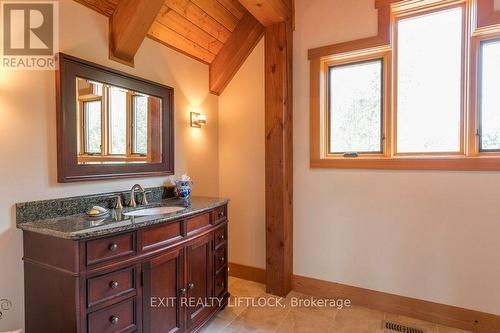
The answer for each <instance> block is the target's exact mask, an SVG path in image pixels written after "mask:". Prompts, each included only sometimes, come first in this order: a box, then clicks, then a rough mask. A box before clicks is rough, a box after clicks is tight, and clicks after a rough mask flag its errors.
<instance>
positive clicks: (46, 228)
mask: <svg viewBox="0 0 500 333" xmlns="http://www.w3.org/2000/svg"><path fill="white" fill-rule="evenodd" d="M227 202H228V200H227V199H222V198H208V197H196V196H193V197H191V198H190V200H189V201H188V202H186V201H184V200H182V199H175V198H170V199H164V200H162V201H160V202H156V203H152V204H150V205H147V206H138V207H136V208H135V209H132V208H124V209H111V210H110V214H109V215H108V216H106V217H104V218H100V219H98V218H90V217H88V216H87V215H86V214H76V215H70V216H61V217H55V218H48V219H43V220H36V221H30V222H23V223H18V224H17V227H18V228H19V229H21V230H26V231H31V232H36V233H40V234H45V235H49V236H53V237H58V238H65V239H72V240H81V239H87V238H93V237H99V236H104V235H108V234H113V233H117V232H123V231H129V230H136V229H138V228H142V227H145V226H149V225H154V224H160V223H165V222H168V221H171V220H175V219H179V218H183V217H187V216H190V215H194V214H197V213H201V212H204V211H207V210H210V209H213V208H216V207H219V206H222V205H224V204H227ZM162 206H182V207H186V209H184V210H181V211H178V212H175V213H169V214H162V215H151V216H135V217H134V216H125V215H124V213H127V212H130V211H133V210H140V209H145V208H154V207H162Z"/></svg>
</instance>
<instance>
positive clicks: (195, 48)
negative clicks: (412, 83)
mask: <svg viewBox="0 0 500 333" xmlns="http://www.w3.org/2000/svg"><path fill="white" fill-rule="evenodd" d="M148 36H149V37H150V38H152V39H154V40H156V41H157V42H160V43H162V44H164V45H166V46H168V47H171V48H173V49H175V50H178V51H180V52H182V53H184V54H186V55H188V56H190V57H193V58H195V59H197V60H199V61H202V62H205V63H207V64H209V63H211V62H212V61H213V60H214V58H215V55H214V54H213V53H210V51H208V50H207V49H204V48H203V47H201V46H199V45H198V44H196V43H195V42H193V41H190V40H189V39H187V38H186V37H184V36H182V35H180V34H178V33H177V32H175V31H174V30H172V29H170V28H168V27H166V26H164V25H163V24H161V23H159V22H155V23H153V25H152V26H151V29H149V33H148Z"/></svg>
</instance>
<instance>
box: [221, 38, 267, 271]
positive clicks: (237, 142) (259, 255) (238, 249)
mask: <svg viewBox="0 0 500 333" xmlns="http://www.w3.org/2000/svg"><path fill="white" fill-rule="evenodd" d="M264 139H265V134H264V38H262V40H261V41H260V42H259V44H258V45H257V46H256V47H255V49H254V50H253V52H252V54H251V55H250V56H249V57H248V59H247V60H246V61H245V63H244V64H243V66H242V67H241V68H240V70H239V71H238V73H237V74H236V76H235V77H234V78H233V79H232V81H231V83H230V84H229V85H228V86H227V87H226V89H225V90H224V92H223V93H222V95H221V96H220V97H219V190H220V195H221V196H223V197H227V198H230V199H231V202H230V209H229V220H230V223H229V239H230V240H231V241H230V242H229V260H230V262H232V263H238V264H243V265H248V266H254V267H260V268H265V267H266V262H265V260H266V258H265V256H266V253H265V252H266V247H265V237H266V232H265V198H264V191H265V185H264V176H265V164H264Z"/></svg>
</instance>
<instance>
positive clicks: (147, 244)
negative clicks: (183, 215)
mask: <svg viewBox="0 0 500 333" xmlns="http://www.w3.org/2000/svg"><path fill="white" fill-rule="evenodd" d="M181 230H182V229H181V222H180V221H177V222H172V223H170V224H167V225H162V226H159V227H154V228H150V229H146V230H144V231H143V232H142V249H143V250H149V249H150V248H155V247H159V246H161V245H165V244H168V243H171V242H173V241H176V240H179V239H180V238H182V233H181Z"/></svg>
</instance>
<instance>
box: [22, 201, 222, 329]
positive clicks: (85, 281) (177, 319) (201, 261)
mask: <svg viewBox="0 0 500 333" xmlns="http://www.w3.org/2000/svg"><path fill="white" fill-rule="evenodd" d="M226 212H227V208H226V206H223V207H218V208H215V209H213V210H209V211H206V212H203V213H201V214H198V215H194V216H190V217H188V218H184V219H179V220H174V221H169V222H165V223H163V224H156V225H153V226H148V227H143V228H139V229H137V230H132V231H127V232H123V233H119V234H111V235H107V236H104V237H101V238H97V239H86V240H69V239H63V238H57V237H52V236H47V235H43V234H39V233H34V232H29V231H24V265H25V298H26V305H25V306H26V314H25V315H26V332H27V333H44V332H50V333H57V332H60V333H71V332H88V333H127V332H143V333H167V332H170V333H172V332H194V331H197V330H198V329H200V328H201V327H202V326H203V324H204V323H206V322H207V321H208V320H209V319H210V318H211V317H212V316H213V315H214V314H215V313H216V312H217V311H218V310H220V309H221V308H223V307H224V306H225V305H226V304H227V299H228V297H229V294H228V291H227V263H226V262H227V260H226V256H227V219H226Z"/></svg>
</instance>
